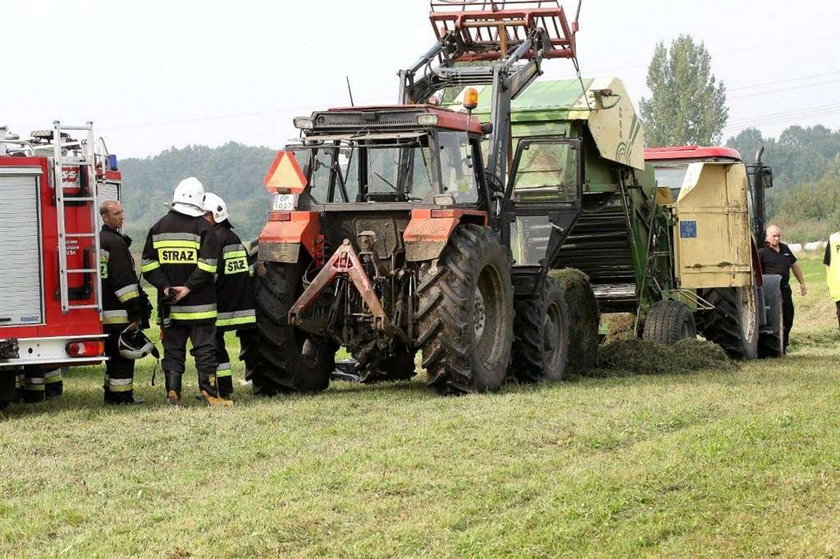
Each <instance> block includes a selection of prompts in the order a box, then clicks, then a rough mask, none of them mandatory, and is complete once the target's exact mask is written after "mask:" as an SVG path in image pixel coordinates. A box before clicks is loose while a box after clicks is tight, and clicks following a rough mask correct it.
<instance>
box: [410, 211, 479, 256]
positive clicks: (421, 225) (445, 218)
mask: <svg viewBox="0 0 840 559" xmlns="http://www.w3.org/2000/svg"><path fill="white" fill-rule="evenodd" d="M462 221H463V222H465V223H476V224H479V225H484V226H486V225H487V212H484V211H481V210H465V209H460V208H452V209H445V210H444V209H438V210H430V209H419V210H411V221H409V223H408V227H406V228H405V232H404V233H403V241H405V258H406V260H408V261H409V262H420V261H423V260H434V259H435V258H437V257H438V256H440V253H441V252H443V248H444V247H445V246H446V243H448V242H449V237H450V235H452V232H453V231H454V230H455V227H457V226H458V224H459V223H461V222H462Z"/></svg>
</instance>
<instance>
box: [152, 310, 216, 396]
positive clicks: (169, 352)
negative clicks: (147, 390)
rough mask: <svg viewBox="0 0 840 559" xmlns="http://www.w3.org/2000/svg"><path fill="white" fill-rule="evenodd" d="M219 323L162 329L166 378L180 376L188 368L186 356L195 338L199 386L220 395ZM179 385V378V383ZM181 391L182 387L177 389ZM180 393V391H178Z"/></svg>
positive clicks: (178, 325)
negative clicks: (217, 331) (217, 340)
mask: <svg viewBox="0 0 840 559" xmlns="http://www.w3.org/2000/svg"><path fill="white" fill-rule="evenodd" d="M215 336H216V325H215V324H196V325H186V324H176V323H173V324H172V325H171V326H169V327H167V328H164V329H163V362H162V365H163V371H164V373H165V374H166V376H167V378H177V379H179V381H180V378H181V377H182V376H183V374H184V371H185V368H186V367H185V364H186V360H187V340H188V339H189V340H190V342H192V349H191V350H190V354H191V355H192V356H193V359H195V368H196V370H197V371H198V386H199V389H200V390H202V391H206V392H207V393H208V394H211V395H214V396H218V392H219V390H218V385H217V384H218V383H217V382H216V368H217V367H218V366H219V363H218V361H217V360H216V340H215ZM178 385H179V387H180V382H179V383H178ZM178 392H179V393H180V389H179V390H178ZM179 396H180V394H179Z"/></svg>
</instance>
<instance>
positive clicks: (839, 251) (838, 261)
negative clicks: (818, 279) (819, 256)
mask: <svg viewBox="0 0 840 559" xmlns="http://www.w3.org/2000/svg"><path fill="white" fill-rule="evenodd" d="M826 259H827V260H828V261H829V263H828V273H827V274H826V278H825V282H826V283H827V284H828V293H829V295H831V299H832V300H833V301H840V232H838V233H834V234H833V235H831V237H829V239H828V247H826Z"/></svg>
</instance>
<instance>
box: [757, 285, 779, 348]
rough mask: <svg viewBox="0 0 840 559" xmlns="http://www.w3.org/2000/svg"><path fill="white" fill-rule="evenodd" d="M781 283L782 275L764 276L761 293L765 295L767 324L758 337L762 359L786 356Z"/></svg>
mask: <svg viewBox="0 0 840 559" xmlns="http://www.w3.org/2000/svg"><path fill="white" fill-rule="evenodd" d="M781 283H782V276H780V275H777V274H767V275H765V276H764V281H763V284H762V289H761V291H762V293H763V295H764V306H765V307H766V308H767V324H766V325H765V327H764V328H762V329H761V333H760V334H759V335H758V356H759V357H761V358H767V357H782V356H784V354H785V341H784V337H785V326H784V312H783V310H782V289H781Z"/></svg>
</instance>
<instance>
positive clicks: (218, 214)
mask: <svg viewBox="0 0 840 559" xmlns="http://www.w3.org/2000/svg"><path fill="white" fill-rule="evenodd" d="M204 211H205V212H209V213H212V214H213V219H215V220H216V223H221V222H223V221H225V220H226V219H227V218H229V217H230V214H228V211H227V204H225V201H224V200H222V197H221V196H219V195H218V194H213V193H212V192H208V193H207V194H205V195H204Z"/></svg>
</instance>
